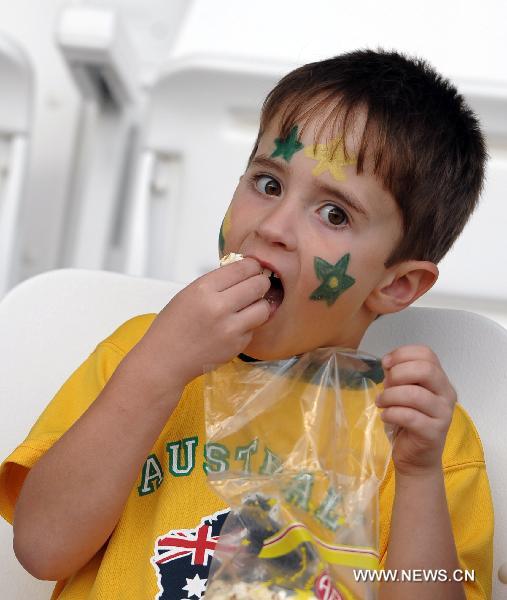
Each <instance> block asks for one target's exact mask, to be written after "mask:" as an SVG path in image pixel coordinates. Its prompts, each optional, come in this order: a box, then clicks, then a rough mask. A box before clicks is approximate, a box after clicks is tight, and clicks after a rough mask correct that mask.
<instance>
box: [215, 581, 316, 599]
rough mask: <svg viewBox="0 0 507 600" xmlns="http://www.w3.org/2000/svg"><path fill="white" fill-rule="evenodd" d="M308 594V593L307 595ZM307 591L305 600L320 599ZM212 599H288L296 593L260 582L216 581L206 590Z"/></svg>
mask: <svg viewBox="0 0 507 600" xmlns="http://www.w3.org/2000/svg"><path fill="white" fill-rule="evenodd" d="M307 594H308V595H307ZM307 594H306V593H305V594H304V596H301V595H300V596H299V597H300V598H301V597H304V598H305V600H306V599H307V600H318V599H317V596H314V595H313V594H312V593H311V592H308V593H307ZM208 598H209V599H210V600H286V599H287V598H294V594H290V593H288V592H285V591H284V590H281V589H278V590H271V589H269V588H267V587H265V586H263V585H260V584H258V583H245V582H244V581H240V582H238V583H225V582H223V581H216V582H214V583H213V584H212V585H211V586H210V588H209V589H208V590H207V592H206V599H208Z"/></svg>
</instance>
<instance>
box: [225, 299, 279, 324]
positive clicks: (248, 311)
mask: <svg viewBox="0 0 507 600" xmlns="http://www.w3.org/2000/svg"><path fill="white" fill-rule="evenodd" d="M269 314H270V309H269V302H268V301H267V300H264V298H262V299H261V300H257V302H254V303H253V304H250V306H247V307H246V308H244V309H243V310H240V311H239V312H237V313H236V314H235V315H233V323H234V327H237V328H238V330H240V331H245V332H246V331H251V330H252V329H255V328H257V327H260V326H261V325H263V324H264V323H265V322H266V321H267V320H268V319H269Z"/></svg>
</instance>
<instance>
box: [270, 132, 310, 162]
mask: <svg viewBox="0 0 507 600" xmlns="http://www.w3.org/2000/svg"><path fill="white" fill-rule="evenodd" d="M275 145H276V148H275V150H274V152H273V154H271V158H275V157H276V156H281V157H282V158H284V159H285V160H286V161H287V162H289V161H290V159H291V158H292V157H293V156H294V154H296V152H299V151H300V150H301V148H302V147H303V144H302V143H301V142H298V126H297V125H294V127H293V128H292V129H291V130H290V133H289V135H288V136H287V137H286V138H284V139H282V138H276V140H275Z"/></svg>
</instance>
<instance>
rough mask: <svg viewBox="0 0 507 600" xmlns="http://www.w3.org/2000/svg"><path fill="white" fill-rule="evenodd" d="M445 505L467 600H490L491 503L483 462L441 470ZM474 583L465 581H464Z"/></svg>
mask: <svg viewBox="0 0 507 600" xmlns="http://www.w3.org/2000/svg"><path fill="white" fill-rule="evenodd" d="M444 476H445V486H446V493H447V503H448V505H449V513H450V515H451V523H452V529H453V533H454V541H455V543H456V549H457V552H458V559H459V563H460V568H461V569H462V570H463V571H464V573H463V584H464V588H465V593H466V597H467V600H486V599H489V598H491V576H492V567H493V526H494V519H493V503H492V499H491V492H490V488H489V482H488V476H487V473H486V467H485V464H484V462H481V461H476V462H470V463H466V464H461V465H456V466H453V467H449V468H447V469H444ZM468 576H470V577H473V579H474V581H466V579H465V577H468Z"/></svg>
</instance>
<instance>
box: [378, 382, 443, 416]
mask: <svg viewBox="0 0 507 600" xmlns="http://www.w3.org/2000/svg"><path fill="white" fill-rule="evenodd" d="M375 403H376V405H377V406H378V407H379V408H388V407H390V406H405V407H408V408H413V409H415V410H418V411H419V412H422V413H423V414H425V415H427V416H428V417H434V418H443V417H445V416H447V413H446V411H445V410H444V408H443V407H442V403H443V400H442V399H441V398H439V397H438V396H435V395H434V394H432V393H431V392H429V391H428V390H426V389H424V388H422V387H421V386H419V385H402V386H396V387H393V388H389V389H387V390H384V391H383V392H382V393H381V394H379V396H378V397H377V400H376V402H375Z"/></svg>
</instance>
